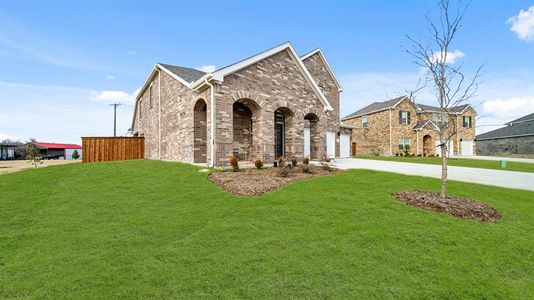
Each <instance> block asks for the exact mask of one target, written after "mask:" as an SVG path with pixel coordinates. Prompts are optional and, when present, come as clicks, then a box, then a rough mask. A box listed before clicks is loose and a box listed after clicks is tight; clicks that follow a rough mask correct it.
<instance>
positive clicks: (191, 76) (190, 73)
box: [160, 63, 206, 82]
mask: <svg viewBox="0 0 534 300" xmlns="http://www.w3.org/2000/svg"><path fill="white" fill-rule="evenodd" d="M160 65H162V66H163V67H164V68H166V69H167V70H169V71H171V72H173V73H174V74H175V75H176V76H178V77H180V78H182V79H183V80H185V81H187V82H193V81H196V80H198V79H199V78H200V77H202V76H204V75H205V74H206V72H202V71H199V70H197V69H192V68H186V67H180V66H173V65H167V64H162V63H160Z"/></svg>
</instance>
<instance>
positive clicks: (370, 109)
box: [341, 95, 413, 121]
mask: <svg viewBox="0 0 534 300" xmlns="http://www.w3.org/2000/svg"><path fill="white" fill-rule="evenodd" d="M405 99H406V100H409V101H410V103H413V102H412V101H411V100H410V98H409V97H408V96H406V95H404V96H400V97H396V98H393V99H389V100H386V101H382V102H373V103H371V104H369V105H367V106H365V107H364V108H361V109H359V110H357V111H355V112H353V113H352V114H350V115H348V116H346V117H344V118H342V119H341V121H343V120H347V119H352V118H356V117H359V116H363V115H366V114H371V113H375V112H380V111H383V110H387V109H390V108H394V107H396V106H397V105H398V104H399V103H401V102H402V101H404V100H405Z"/></svg>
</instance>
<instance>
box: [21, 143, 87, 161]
mask: <svg viewBox="0 0 534 300" xmlns="http://www.w3.org/2000/svg"><path fill="white" fill-rule="evenodd" d="M29 144H30V143H26V144H23V145H20V146H17V147H16V149H15V150H16V151H17V152H19V153H21V156H23V157H24V156H25V153H26V149H27V148H28V145H29ZM33 144H34V145H35V146H37V147H38V148H39V152H40V153H41V158H43V159H69V160H70V159H72V153H73V152H74V150H77V151H78V154H79V155H80V158H81V157H82V146H80V145H76V144H58V143H46V142H35V143H33Z"/></svg>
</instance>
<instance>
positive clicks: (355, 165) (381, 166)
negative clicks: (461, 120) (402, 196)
mask: <svg viewBox="0 0 534 300" xmlns="http://www.w3.org/2000/svg"><path fill="white" fill-rule="evenodd" d="M334 165H335V166H336V167H338V168H340V169H368V170H375V171H386V172H393V173H400V174H405V175H417V176H425V177H434V178H441V166H440V165H429V164H417V163H403V162H395V161H380V160H370V159H358V158H338V159H336V160H335V162H334ZM448 175H449V176H448V178H449V179H451V180H457V181H465V182H474V183H480V184H486V185H494V186H499V187H505V188H513V189H522V190H530V191H534V173H527V172H512V171H501V170H490V169H478V168H465V167H456V166H449V167H448Z"/></svg>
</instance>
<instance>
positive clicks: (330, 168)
mask: <svg viewBox="0 0 534 300" xmlns="http://www.w3.org/2000/svg"><path fill="white" fill-rule="evenodd" d="M321 169H323V170H325V171H328V172H332V167H330V166H329V165H322V166H321Z"/></svg>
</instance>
